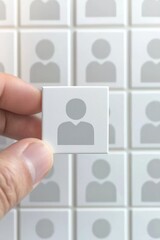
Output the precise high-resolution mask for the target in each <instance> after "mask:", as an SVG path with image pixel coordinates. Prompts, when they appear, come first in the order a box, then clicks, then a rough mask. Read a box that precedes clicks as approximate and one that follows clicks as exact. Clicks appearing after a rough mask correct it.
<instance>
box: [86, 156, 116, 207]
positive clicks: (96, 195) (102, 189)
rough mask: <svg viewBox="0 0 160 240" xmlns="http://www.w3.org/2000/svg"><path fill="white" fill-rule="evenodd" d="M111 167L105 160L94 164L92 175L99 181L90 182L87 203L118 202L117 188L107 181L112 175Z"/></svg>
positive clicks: (87, 190)
mask: <svg viewBox="0 0 160 240" xmlns="http://www.w3.org/2000/svg"><path fill="white" fill-rule="evenodd" d="M110 171H111V169H110V165H109V163H108V162H107V161H105V160H103V159H98V160H96V161H95V162H94V163H93V166H92V174H93V176H94V177H95V178H97V180H98V181H103V182H102V183H99V182H98V181H93V182H90V183H89V184H88V185H87V188H86V201H87V202H96V203H100V202H116V200H117V190H116V186H115V185H114V184H113V183H112V182H110V181H106V178H107V177H108V176H109V174H110Z"/></svg>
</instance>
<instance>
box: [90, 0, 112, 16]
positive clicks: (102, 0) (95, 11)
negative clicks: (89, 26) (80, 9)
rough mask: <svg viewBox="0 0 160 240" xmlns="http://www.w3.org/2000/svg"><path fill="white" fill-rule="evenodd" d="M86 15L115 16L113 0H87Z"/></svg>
mask: <svg viewBox="0 0 160 240" xmlns="http://www.w3.org/2000/svg"><path fill="white" fill-rule="evenodd" d="M86 17H116V2H115V0H87V2H86Z"/></svg>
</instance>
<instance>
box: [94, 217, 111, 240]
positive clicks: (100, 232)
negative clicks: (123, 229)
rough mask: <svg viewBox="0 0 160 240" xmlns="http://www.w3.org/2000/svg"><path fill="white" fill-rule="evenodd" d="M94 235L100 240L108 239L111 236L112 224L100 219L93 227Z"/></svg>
mask: <svg viewBox="0 0 160 240" xmlns="http://www.w3.org/2000/svg"><path fill="white" fill-rule="evenodd" d="M92 232H93V235H94V236H95V237H96V238H98V239H104V238H105V239H106V238H107V237H108V236H109V235H110V234H111V224H110V223H109V222H108V221H107V220H106V219H98V220H96V221H95V222H94V223H93V226H92Z"/></svg>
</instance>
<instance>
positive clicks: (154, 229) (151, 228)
mask: <svg viewBox="0 0 160 240" xmlns="http://www.w3.org/2000/svg"><path fill="white" fill-rule="evenodd" d="M147 232H148V234H149V236H150V237H152V238H155V239H160V219H158V218H157V219H153V220H151V221H150V222H149V224H148V226H147Z"/></svg>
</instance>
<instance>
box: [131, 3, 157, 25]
mask: <svg viewBox="0 0 160 240" xmlns="http://www.w3.org/2000/svg"><path fill="white" fill-rule="evenodd" d="M132 23H133V24H158V25H159V24H160V1H159V0H132Z"/></svg>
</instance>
